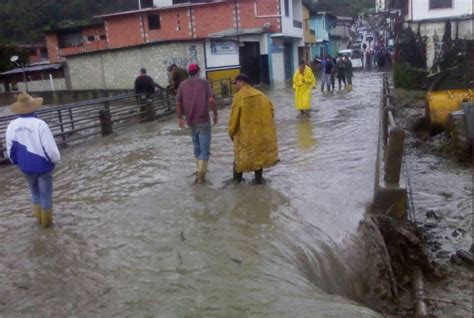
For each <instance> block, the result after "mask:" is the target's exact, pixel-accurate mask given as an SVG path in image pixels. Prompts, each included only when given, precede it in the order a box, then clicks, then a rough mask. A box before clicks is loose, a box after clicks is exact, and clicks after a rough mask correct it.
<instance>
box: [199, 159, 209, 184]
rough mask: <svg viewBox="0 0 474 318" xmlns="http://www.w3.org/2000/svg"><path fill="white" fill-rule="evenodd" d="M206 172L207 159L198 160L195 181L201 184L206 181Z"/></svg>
mask: <svg viewBox="0 0 474 318" xmlns="http://www.w3.org/2000/svg"><path fill="white" fill-rule="evenodd" d="M206 173H207V160H199V162H198V177H197V183H199V184H203V183H205V182H206Z"/></svg>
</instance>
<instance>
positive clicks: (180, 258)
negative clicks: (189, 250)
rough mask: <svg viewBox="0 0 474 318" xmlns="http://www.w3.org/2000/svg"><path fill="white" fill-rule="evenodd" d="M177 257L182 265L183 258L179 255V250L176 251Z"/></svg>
mask: <svg viewBox="0 0 474 318" xmlns="http://www.w3.org/2000/svg"><path fill="white" fill-rule="evenodd" d="M178 259H179V265H183V258H182V257H181V253H180V252H178Z"/></svg>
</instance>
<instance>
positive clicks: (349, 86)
mask: <svg viewBox="0 0 474 318" xmlns="http://www.w3.org/2000/svg"><path fill="white" fill-rule="evenodd" d="M347 90H348V91H349V92H350V91H352V84H348V85H347Z"/></svg>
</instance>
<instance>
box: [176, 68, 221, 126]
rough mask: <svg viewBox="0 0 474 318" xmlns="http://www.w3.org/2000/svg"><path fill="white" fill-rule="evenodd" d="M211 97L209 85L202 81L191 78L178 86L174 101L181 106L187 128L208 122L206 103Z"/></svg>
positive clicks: (207, 106)
mask: <svg viewBox="0 0 474 318" xmlns="http://www.w3.org/2000/svg"><path fill="white" fill-rule="evenodd" d="M211 96H214V93H213V92H212V88H211V85H210V84H209V82H208V81H206V80H204V79H201V78H198V77H191V78H188V79H187V80H185V81H183V82H181V84H179V88H178V93H177V94H176V101H178V102H181V104H182V105H183V108H184V113H185V114H186V123H187V124H188V125H189V126H191V125H196V124H204V123H208V122H209V121H210V119H209V105H208V101H209V97H211Z"/></svg>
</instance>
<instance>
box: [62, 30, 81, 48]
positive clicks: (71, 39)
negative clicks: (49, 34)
mask: <svg viewBox="0 0 474 318" xmlns="http://www.w3.org/2000/svg"><path fill="white" fill-rule="evenodd" d="M82 41H83V37H82V33H81V32H72V33H59V34H58V42H59V43H58V44H59V48H60V49H64V48H67V47H78V46H82Z"/></svg>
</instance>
